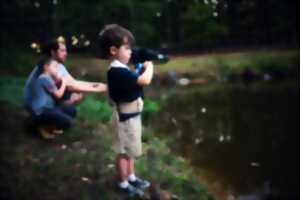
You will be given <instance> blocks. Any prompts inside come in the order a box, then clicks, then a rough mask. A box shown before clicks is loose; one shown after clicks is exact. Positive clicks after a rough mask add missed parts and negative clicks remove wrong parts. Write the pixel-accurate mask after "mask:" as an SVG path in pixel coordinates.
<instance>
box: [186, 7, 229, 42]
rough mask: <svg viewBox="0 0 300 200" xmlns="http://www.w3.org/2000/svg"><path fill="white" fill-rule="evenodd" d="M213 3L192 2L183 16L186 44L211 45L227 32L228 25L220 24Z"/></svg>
mask: <svg viewBox="0 0 300 200" xmlns="http://www.w3.org/2000/svg"><path fill="white" fill-rule="evenodd" d="M213 12H214V8H213V6H212V5H211V4H208V5H205V4H204V3H197V2H196V3H193V4H190V5H189V6H188V8H187V11H186V12H185V14H184V16H183V21H184V23H183V24H184V27H183V28H184V30H185V37H186V38H185V45H187V46H195V45H197V46H210V45H211V44H213V43H214V42H216V40H217V39H218V38H220V37H221V36H222V35H224V34H225V33H226V27H225V26H224V25H221V24H218V23H217V21H216V19H215V18H214V16H213Z"/></svg>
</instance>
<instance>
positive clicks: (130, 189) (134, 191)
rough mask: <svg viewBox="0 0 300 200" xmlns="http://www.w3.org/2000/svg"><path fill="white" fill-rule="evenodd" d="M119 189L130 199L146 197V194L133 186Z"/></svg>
mask: <svg viewBox="0 0 300 200" xmlns="http://www.w3.org/2000/svg"><path fill="white" fill-rule="evenodd" d="M119 189H120V190H121V192H122V193H124V194H126V195H128V196H129V197H133V196H135V195H138V196H143V195H144V192H143V191H142V190H140V189H138V188H136V187H134V186H132V185H130V184H129V185H128V186H127V187H126V188H121V187H120V186H119Z"/></svg>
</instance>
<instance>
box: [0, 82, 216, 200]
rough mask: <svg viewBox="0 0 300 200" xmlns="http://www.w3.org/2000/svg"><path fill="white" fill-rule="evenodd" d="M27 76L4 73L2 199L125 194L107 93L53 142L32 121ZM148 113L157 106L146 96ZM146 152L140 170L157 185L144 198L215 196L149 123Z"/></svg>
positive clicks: (84, 107)
mask: <svg viewBox="0 0 300 200" xmlns="http://www.w3.org/2000/svg"><path fill="white" fill-rule="evenodd" d="M24 81H25V79H24V78H15V77H2V78H1V79H0V83H1V88H0V89H1V91H2V94H1V95H0V112H1V113H2V115H1V117H0V125H1V127H0V128H1V130H2V132H3V133H2V139H1V140H0V141H1V142H0V148H1V151H0V152H1V156H0V158H1V159H0V163H1V167H0V177H1V181H0V189H1V190H0V191H1V192H0V198H1V199H45V200H47V199H108V200H119V199H125V198H124V196H122V195H120V194H119V193H118V192H117V191H116V190H115V188H114V176H115V174H114V167H115V165H114V162H115V161H114V158H115V154H114V153H113V152H112V150H111V148H110V144H111V130H110V128H109V123H108V120H109V116H110V114H111V108H110V107H109V105H108V104H107V102H106V101H105V100H104V97H103V96H101V95H100V96H97V95H89V96H87V97H86V99H85V101H84V102H83V103H82V104H81V105H80V106H79V116H78V118H77V119H76V123H75V126H74V127H72V128H71V129H70V130H68V131H66V132H65V133H64V135H62V136H59V137H57V139H55V140H54V141H51V142H48V141H44V140H42V139H40V138H39V137H38V136H37V134H36V133H35V131H34V130H33V129H32V128H31V127H30V121H29V120H28V114H27V113H26V112H25V111H24V109H23V108H22V106H21V97H22V93H21V91H22V87H23V85H24ZM145 107H146V115H148V117H149V115H151V114H153V112H155V109H157V105H156V104H155V102H153V101H151V100H150V99H147V100H146V106H145ZM143 146H144V156H143V157H142V158H141V159H139V160H138V161H137V163H136V166H137V172H138V174H140V175H141V176H143V177H145V178H147V179H149V180H150V181H151V183H152V184H153V187H151V188H150V190H149V191H148V192H147V194H146V196H145V197H143V198H138V199H155V198H158V196H160V198H161V199H189V200H190V199H197V200H198V199H213V197H212V196H211V195H209V194H208V193H207V192H206V191H205V189H204V188H203V186H202V185H201V184H200V183H199V182H198V181H197V180H196V179H195V178H194V176H193V173H192V170H191V167H190V166H189V164H188V162H187V161H186V160H184V159H183V158H182V157H177V156H176V155H173V154H172V153H171V152H170V150H169V148H168V146H167V141H164V140H162V139H158V138H157V137H156V136H154V134H153V131H152V129H151V127H145V128H144V136H143Z"/></svg>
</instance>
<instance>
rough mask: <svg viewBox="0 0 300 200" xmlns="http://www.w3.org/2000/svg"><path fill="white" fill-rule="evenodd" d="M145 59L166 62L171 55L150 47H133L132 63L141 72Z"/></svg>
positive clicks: (160, 62)
mask: <svg viewBox="0 0 300 200" xmlns="http://www.w3.org/2000/svg"><path fill="white" fill-rule="evenodd" d="M145 61H153V62H155V63H159V64H164V63H167V62H168V61H169V56H167V55H165V54H162V53H159V52H158V51H155V50H153V49H149V48H133V50H132V54H131V63H133V64H134V66H135V71H136V72H137V73H140V70H141V68H142V66H143V64H142V63H144V62H145Z"/></svg>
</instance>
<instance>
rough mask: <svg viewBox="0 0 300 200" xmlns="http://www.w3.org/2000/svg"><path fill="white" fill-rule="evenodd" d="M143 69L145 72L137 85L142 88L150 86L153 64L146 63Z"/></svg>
mask: <svg viewBox="0 0 300 200" xmlns="http://www.w3.org/2000/svg"><path fill="white" fill-rule="evenodd" d="M143 67H144V69H145V70H144V72H143V73H142V74H141V75H140V76H139V77H138V79H137V84H138V85H140V86H144V85H149V84H150V83H151V80H152V77H153V63H152V62H150V61H146V62H144V64H143Z"/></svg>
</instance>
